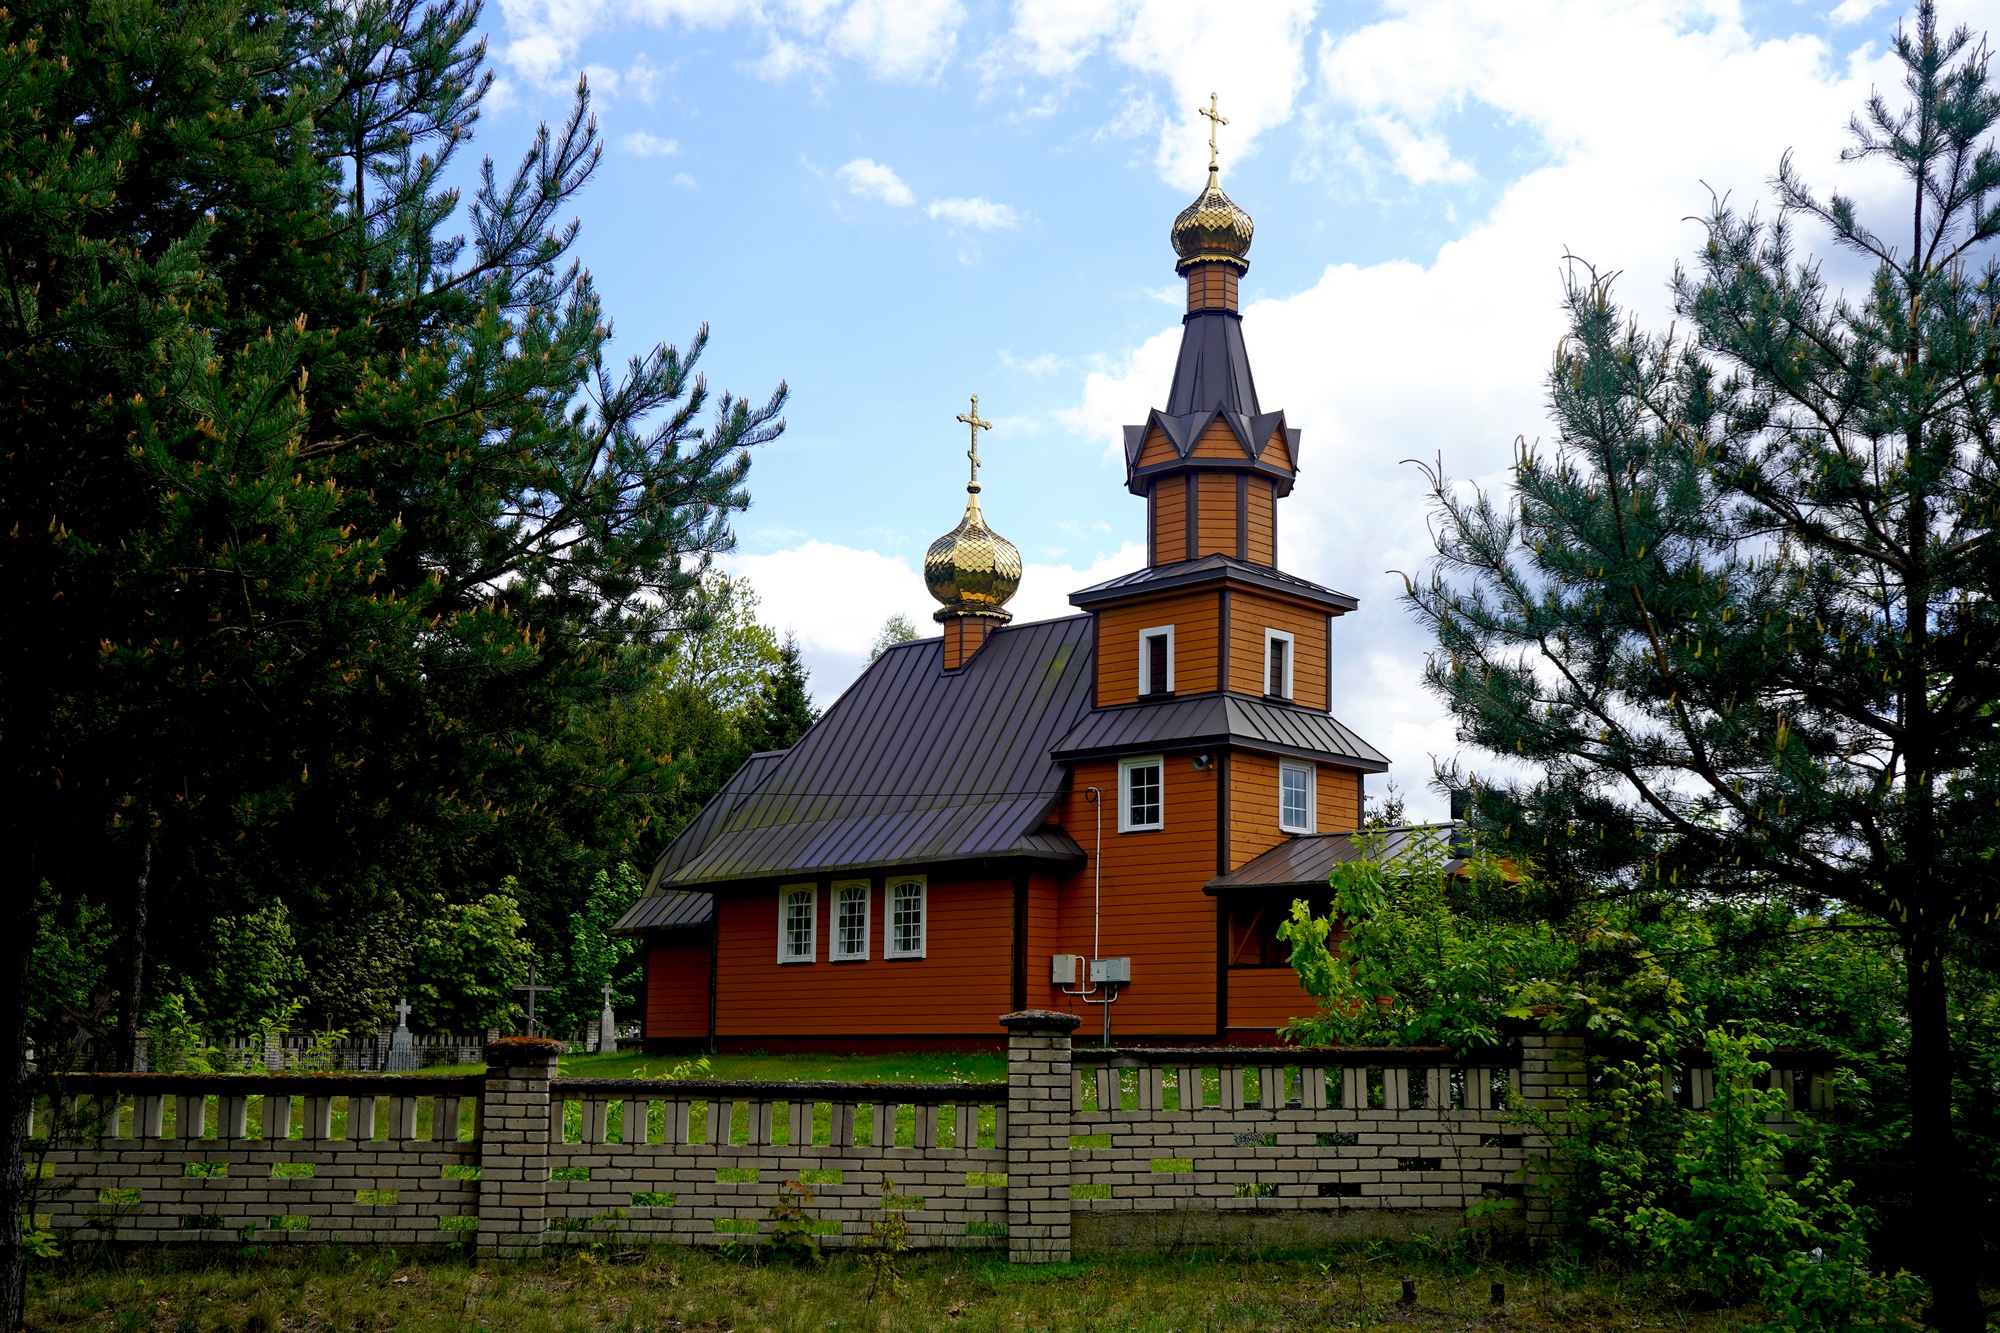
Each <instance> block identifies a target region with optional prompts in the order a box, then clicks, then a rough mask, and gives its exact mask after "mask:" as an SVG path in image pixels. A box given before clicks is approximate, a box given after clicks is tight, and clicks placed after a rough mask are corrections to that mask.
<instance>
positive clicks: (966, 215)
mask: <svg viewBox="0 0 2000 1333" xmlns="http://www.w3.org/2000/svg"><path fill="white" fill-rule="evenodd" d="M843 170H845V168H843ZM900 183H901V182H898V184H900ZM906 193H907V192H906ZM924 211H925V212H926V213H928V214H929V215H930V216H931V217H932V218H933V219H935V220H938V221H942V222H948V223H950V224H951V225H952V226H953V227H963V228H967V229H969V230H972V231H1011V230H1012V229H1014V228H1015V227H1018V226H1020V225H1021V215H1020V214H1019V213H1017V212H1015V211H1014V210H1013V209H1012V208H1011V207H1009V206H1008V205H1006V204H996V203H994V202H993V201H992V200H991V199H986V198H983V197H979V196H975V197H973V198H971V199H933V200H932V201H931V203H930V207H928V208H926V209H925V210H924Z"/></svg>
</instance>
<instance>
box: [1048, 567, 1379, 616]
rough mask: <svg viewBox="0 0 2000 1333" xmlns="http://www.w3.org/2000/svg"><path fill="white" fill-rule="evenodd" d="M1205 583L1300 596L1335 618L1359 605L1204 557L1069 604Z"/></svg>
mask: <svg viewBox="0 0 2000 1333" xmlns="http://www.w3.org/2000/svg"><path fill="white" fill-rule="evenodd" d="M1204 583H1240V584H1245V585H1248V586H1250V587H1253V588H1260V589H1262V590H1264V591H1266V592H1277V593H1284V594H1286V595H1288V596H1292V597H1302V598H1304V599H1306V600H1307V601H1311V602H1316V603H1318V604H1319V605H1321V606H1324V607H1327V608H1329V609H1330V610H1332V611H1333V612H1334V614H1336V615H1340V614H1344V613H1346V612H1348V611H1352V610H1353V609H1354V608H1355V607H1357V606H1359V605H1361V603H1360V602H1358V601H1356V600H1355V599H1354V598H1352V597H1350V596H1348V595H1347V594H1346V593H1344V592H1335V591H1334V590H1333V589H1331V588H1324V587H1321V586H1320V585H1319V584H1317V583H1314V582H1312V581H1311V580H1310V579H1302V578H1300V577H1299V576H1298V575H1296V574H1287V573H1285V572H1284V571H1283V570H1279V569H1273V568H1271V567H1270V566H1269V565H1253V564H1251V563H1250V562H1249V561H1247V560H1238V559H1237V558H1236V557H1235V556H1233V555H1205V556H1202V557H1200V558H1199V559H1196V560H1180V561H1176V562H1175V563H1173V564H1171V565H1151V566H1148V567H1147V568H1145V569H1138V570H1134V571H1133V572H1132V573H1130V574H1120V575H1119V576H1118V577H1117V578H1115V579H1106V580H1105V581H1104V582H1102V583H1093V584H1091V585H1090V586H1089V587H1088V588H1085V589H1083V590H1082V591H1081V592H1073V593H1071V594H1070V597H1069V604H1070V605H1071V606H1081V607H1093V606H1097V605H1100V604H1102V603H1104V602H1113V601H1117V600H1119V599H1121V598H1125V597H1132V596H1136V595H1138V594H1140V593H1157V592H1162V591H1165V590H1167V589H1170V588H1176V589H1177V588H1189V587H1196V586H1199V585H1201V584H1204Z"/></svg>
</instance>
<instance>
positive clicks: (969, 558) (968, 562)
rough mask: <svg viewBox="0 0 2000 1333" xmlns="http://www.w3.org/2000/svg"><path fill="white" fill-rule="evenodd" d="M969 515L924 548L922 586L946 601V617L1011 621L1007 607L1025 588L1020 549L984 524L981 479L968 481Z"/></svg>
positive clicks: (940, 617) (938, 616) (943, 612)
mask: <svg viewBox="0 0 2000 1333" xmlns="http://www.w3.org/2000/svg"><path fill="white" fill-rule="evenodd" d="M965 489H966V491H967V492H968V494H967V496H966V500H965V517H964V518H962V519H960V520H959V521H958V526H957V527H955V528H953V529H952V530H951V531H950V532H947V533H946V534H945V535H944V536H942V537H940V538H938V539H937V540H936V541H934V542H932V543H931V549H930V550H928V551H926V552H924V586H926V587H927V588H929V589H930V590H931V596H933V597H935V598H937V600H938V601H940V602H942V603H943V604H944V605H943V609H941V610H939V611H938V612H936V619H938V620H940V621H942V620H946V619H948V618H950V617H952V616H966V615H972V616H991V617H993V618H994V619H996V620H1012V619H1013V618H1014V616H1013V613H1012V612H1010V611H1007V610H1005V609H1003V608H1005V607H1006V605H1007V601H1008V599H1009V598H1011V597H1012V596H1013V595H1014V594H1015V592H1017V591H1018V590H1019V589H1020V587H1021V552H1020V551H1019V550H1017V549H1016V548H1015V546H1014V543H1012V542H1010V541H1008V540H1007V539H1006V538H1005V537H1002V536H1001V535H1000V534H999V533H997V532H995V531H994V530H993V529H991V528H989V527H987V526H986V516H985V515H984V514H982V513H981V512H980V510H979V483H978V482H976V481H975V482H973V483H972V484H971V485H969V486H967V487H966V488H965Z"/></svg>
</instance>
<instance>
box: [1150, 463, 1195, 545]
mask: <svg viewBox="0 0 2000 1333" xmlns="http://www.w3.org/2000/svg"><path fill="white" fill-rule="evenodd" d="M1187 486H1188V482H1187V478H1186V477H1184V476H1183V477H1163V478H1161V479H1160V480H1159V481H1157V482H1155V483H1154V484H1153V563H1154V564H1156V565H1171V564H1174V563H1175V562H1176V561H1180V560H1185V559H1187V558H1188V557H1187Z"/></svg>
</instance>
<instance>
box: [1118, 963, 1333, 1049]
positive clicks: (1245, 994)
mask: <svg viewBox="0 0 2000 1333" xmlns="http://www.w3.org/2000/svg"><path fill="white" fill-rule="evenodd" d="M1318 1009H1319V1001H1317V1000H1315V999H1314V998H1313V997H1312V996H1310V995H1308V994H1306V990H1305V987H1303V986H1301V985H1299V974H1298V973H1296V972H1294V971H1292V969H1291V968H1289V967H1239V968H1233V969H1231V971H1230V973H1229V1026H1230V1028H1231V1030H1235V1029H1239V1028H1241V1029H1250V1030H1263V1031H1270V1030H1272V1029H1275V1028H1280V1027H1283V1026H1284V1025H1285V1024H1286V1023H1288V1022H1290V1021H1291V1020H1292V1019H1294V1018H1303V1017H1305V1016H1307V1015H1309V1014H1312V1013H1315V1012H1317V1011H1318ZM1079 1035H1081V1034H1079Z"/></svg>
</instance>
